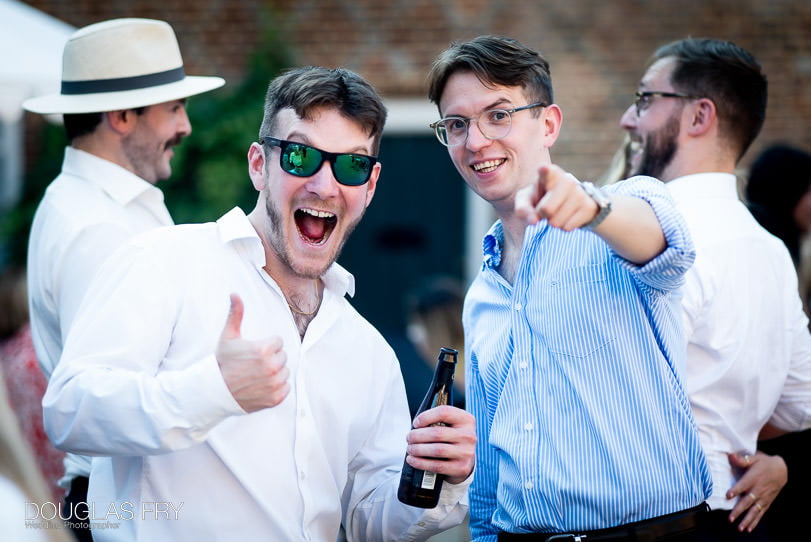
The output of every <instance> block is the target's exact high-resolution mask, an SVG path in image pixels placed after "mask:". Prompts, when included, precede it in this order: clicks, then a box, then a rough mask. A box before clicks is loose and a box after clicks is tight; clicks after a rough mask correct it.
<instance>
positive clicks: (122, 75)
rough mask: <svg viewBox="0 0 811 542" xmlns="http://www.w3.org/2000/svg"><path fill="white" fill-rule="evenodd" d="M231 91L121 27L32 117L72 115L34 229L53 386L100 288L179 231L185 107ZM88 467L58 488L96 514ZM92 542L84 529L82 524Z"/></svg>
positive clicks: (160, 29) (37, 312) (108, 24)
mask: <svg viewBox="0 0 811 542" xmlns="http://www.w3.org/2000/svg"><path fill="white" fill-rule="evenodd" d="M224 83H225V81H223V80H222V79H221V78H219V77H199V76H188V75H186V73H185V71H184V68H183V60H182V58H181V55H180V49H179V47H178V43H177V38H176V37H175V34H174V31H173V30H172V27H171V26H170V25H169V24H167V23H165V22H163V21H157V20H152V19H114V20H110V21H104V22H101V23H96V24H92V25H90V26H86V27H84V28H81V29H79V30H77V31H76V32H75V33H74V34H73V35H72V36H71V37H70V39H69V40H68V42H67V43H66V45H65V49H64V51H63V58H62V88H61V90H60V92H59V94H52V95H47V96H39V97H36V98H31V99H29V100H27V101H26V102H24V104H23V107H24V108H25V109H27V110H29V111H32V112H35V113H41V114H62V115H63V119H64V124H65V132H66V134H67V139H68V141H69V145H68V146H67V147H66V148H65V156H64V161H63V163H62V171H61V173H60V174H59V176H58V177H57V178H56V179H55V180H54V181H53V182H51V184H50V185H49V186H48V188H47V189H46V191H45V195H44V196H43V198H42V201H41V202H40V204H39V206H38V207H37V211H36V214H35V215H34V220H33V223H32V226H31V236H30V239H29V244H28V290H29V296H30V300H29V303H30V312H31V332H32V336H33V340H34V346H35V347H36V352H37V356H38V357H39V362H40V365H41V366H42V370H43V372H44V373H45V376H46V378H50V376H51V373H52V372H53V370H54V368H55V367H56V365H57V363H58V362H59V358H60V356H61V354H62V349H63V346H64V341H65V338H66V336H67V332H68V330H69V328H70V325H71V322H72V321H73V317H74V315H75V314H76V311H77V310H78V308H79V305H80V303H81V301H82V300H83V299H84V297H85V294H86V293H87V289H88V287H89V284H90V281H91V279H92V278H93V277H94V275H95V274H96V271H97V270H98V268H99V267H100V266H101V264H102V263H103V262H104V261H105V260H106V259H107V257H108V256H109V255H110V254H111V253H112V252H113V250H114V249H115V248H117V247H118V246H119V245H120V244H121V243H122V242H123V241H125V240H126V239H128V238H130V237H132V236H134V235H136V234H138V233H141V232H144V231H147V230H150V229H153V228H157V227H160V226H167V225H171V224H172V223H173V221H172V218H171V216H170V215H169V211H168V210H167V209H166V206H165V205H164V202H163V192H161V190H160V189H158V188H157V187H156V186H155V185H156V184H157V183H158V182H159V181H161V180H165V179H167V178H168V177H169V175H170V174H171V171H172V169H171V165H170V161H171V159H172V156H173V154H174V153H173V150H172V148H173V147H174V146H176V145H178V144H179V143H180V142H181V140H182V139H183V138H184V137H186V136H188V135H189V134H190V133H191V125H190V124H189V119H188V116H187V115H186V98H188V97H189V96H193V95H196V94H200V93H202V92H206V91H209V90H212V89H215V88H217V87H220V86H222V85H223V84H224ZM89 473H90V458H88V457H84V456H81V455H78V454H74V453H70V454H68V455H67V457H66V459H65V475H64V477H63V478H62V479H61V480H60V481H59V484H60V486H62V487H64V488H65V489H67V490H68V493H67V496H66V503H67V504H69V505H70V506H71V507H76V509H77V510H79V511H80V512H81V513H82V515H84V513H85V512H86V505H85V503H86V502H87V486H88V475H89ZM72 525H74V527H75V528H74V531H75V532H76V533H77V535H78V536H79V537H80V540H82V541H87V540H90V539H91V538H90V531H89V530H88V529H87V528H83V526H84V527H86V526H87V524H86V522H72Z"/></svg>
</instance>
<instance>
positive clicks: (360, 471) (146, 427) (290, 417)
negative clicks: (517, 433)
mask: <svg viewBox="0 0 811 542" xmlns="http://www.w3.org/2000/svg"><path fill="white" fill-rule="evenodd" d="M264 265H265V258H264V251H263V247H262V244H261V241H260V240H259V238H258V236H257V235H256V232H255V230H254V229H253V227H252V226H251V224H250V222H249V221H248V220H247V217H246V216H245V215H244V214H243V213H242V211H241V210H239V209H234V210H232V211H231V212H229V213H228V214H226V215H225V216H224V217H223V218H221V219H220V220H219V221H218V222H217V223H209V224H197V225H186V226H177V227H174V228H168V229H161V230H158V231H156V232H150V233H148V234H146V235H144V236H141V237H139V238H138V239H136V240H135V241H134V242H132V243H130V244H128V245H126V246H125V247H124V249H123V250H120V251H119V252H117V253H116V254H115V255H114V256H113V257H112V258H110V260H108V261H107V263H106V264H105V266H104V267H103V268H102V272H100V273H99V275H98V276H97V279H96V281H95V282H94V283H93V287H92V288H91V291H90V292H89V294H88V296H87V297H86V299H85V302H84V304H83V306H82V308H81V309H80V311H79V313H78V315H77V317H76V321H75V324H74V327H73V329H72V331H71V334H70V336H69V337H68V340H67V343H66V345H65V352H64V356H63V358H62V360H61V362H60V363H59V365H58V366H57V368H56V370H55V371H54V374H53V376H52V378H51V383H50V386H49V388H48V391H47V393H46V395H45V398H44V400H43V406H44V413H45V425H46V430H47V431H48V434H49V435H50V436H51V438H52V439H53V440H54V441H55V442H56V444H57V445H58V446H60V447H62V448H65V449H68V450H72V451H74V452H79V453H85V454H94V455H101V456H111V457H98V458H94V460H93V471H92V475H91V477H90V490H89V498H88V500H89V501H92V502H94V503H95V506H96V518H98V520H99V521H100V522H102V523H104V522H106V521H107V520H109V519H112V520H113V522H115V523H117V524H118V526H117V527H116V528H107V527H108V526H107V525H103V526H102V527H101V528H98V529H95V530H94V532H93V536H94V539H95V540H97V541H99V542H105V541H113V540H144V541H147V540H148V541H153V540H172V541H190V542H191V541H198V540H207V541H215V540H273V541H275V540H279V541H282V540H283V541H288V540H317V541H330V542H331V541H334V540H335V539H336V537H337V536H338V532H339V530H340V527H341V524H342V523H343V525H344V526H345V528H346V532H347V535H348V536H349V539H350V540H380V541H392V540H418V539H423V538H426V537H428V536H429V535H431V534H433V533H434V532H436V531H438V530H441V529H443V528H448V527H450V526H453V525H455V524H458V523H460V522H461V521H462V520H463V519H464V516H465V513H466V512H467V494H466V490H467V486H468V485H469V480H468V481H467V482H465V483H463V484H459V485H455V486H454V485H450V484H445V486H444V488H443V491H442V496H441V498H440V504H439V506H438V507H437V508H436V509H433V510H427V511H426V510H422V509H418V508H414V507H410V506H406V505H404V504H402V503H400V502H399V501H398V500H397V496H396V492H397V485H398V483H399V476H400V469H401V467H402V463H403V458H404V455H405V449H406V440H405V439H406V433H407V432H408V430H409V428H410V418H409V411H408V405H407V402H406V396H405V387H404V385H403V380H402V376H401V373H400V369H399V366H398V363H397V359H396V357H395V354H394V352H393V350H392V349H391V348H390V347H389V345H388V344H387V343H386V342H385V340H384V339H383V338H382V336H381V335H380V334H379V333H378V332H377V331H376V330H375V329H374V328H373V327H372V326H371V325H370V324H369V323H368V322H367V321H366V320H365V319H363V318H362V317H361V316H360V315H359V314H358V313H357V312H356V311H355V310H354V309H353V308H352V306H351V305H350V304H349V303H348V301H347V300H346V299H345V297H344V296H345V294H347V293H349V294H350V295H352V294H353V293H354V279H353V278H352V275H350V274H349V273H348V272H347V271H345V270H344V269H343V268H341V267H340V266H338V265H337V264H335V265H333V266H332V267H331V268H330V269H329V270H328V271H327V273H325V275H324V276H323V277H322V280H323V282H324V284H325V289H324V296H323V300H322V303H321V306H320V308H319V311H318V313H317V314H316V316H315V317H314V318H313V320H312V322H311V323H310V325H309V327H308V328H307V331H306V333H305V335H304V337H303V339H302V338H300V336H299V334H298V331H297V329H296V325H295V322H294V320H293V315H292V313H291V312H290V309H289V307H288V305H287V303H286V301H285V298H284V296H283V294H282V292H281V290H280V288H279V286H278V285H277V284H276V282H275V281H274V280H273V279H272V278H271V277H270V276H269V275H268V274H267V273H266V272H265V271H264V269H263V267H264ZM232 292H235V293H238V294H239V295H240V297H241V298H242V300H243V301H244V303H245V312H244V319H243V321H242V330H241V331H242V337H243V338H246V339H253V340H259V339H263V338H269V337H272V336H280V337H281V338H282V340H283V343H284V351H285V353H286V355H287V367H288V368H289V370H290V385H291V391H290V394H289V395H288V396H287V397H286V398H285V400H284V401H282V403H280V404H279V405H277V406H276V407H273V408H268V409H265V410H261V411H258V412H255V413H251V414H246V413H245V412H244V411H243V410H242V409H241V408H240V407H239V405H238V404H237V403H236V401H235V400H234V398H233V396H232V395H231V393H230V392H229V391H228V388H227V387H226V384H225V382H224V380H223V378H222V375H221V373H220V370H219V367H218V365H217V360H216V359H215V356H214V351H215V348H216V346H217V342H218V340H219V338H220V335H221V333H222V330H223V326H224V323H225V320H226V316H227V313H228V308H229V294H230V293H232ZM155 503H164V504H155ZM111 506H112V507H113V508H114V509H115V508H118V509H119V510H120V509H128V508H132V509H133V510H132V511H134V514H133V515H134V516H135V517H134V518H133V519H129V518H128V517H117V516H120V514H118V515H115V514H114V515H113V516H110V514H109V513H108V512H107V511H108V510H109V509H110V507H111ZM156 508H159V509H161V510H165V511H167V512H169V514H168V515H163V513H162V512H161V514H155V513H153V512H152V510H153V509H156ZM145 510H146V512H144V511H145ZM132 511H131V512H132ZM176 511H177V515H175V512H176ZM127 515H128V514H124V516H127ZM156 515H158V516H159V517H158V518H157V519H156V518H155V516H156ZM99 516H100V517H99ZM91 521H94V520H93V518H91ZM97 523H98V521H97Z"/></svg>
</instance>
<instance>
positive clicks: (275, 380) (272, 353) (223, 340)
mask: <svg viewBox="0 0 811 542" xmlns="http://www.w3.org/2000/svg"><path fill="white" fill-rule="evenodd" d="M244 310H245V308H244V305H243V303H242V299H241V298H240V297H239V296H238V295H237V294H231V310H230V311H229V312H228V319H227V320H226V321H225V328H224V329H223V331H222V335H221V336H220V342H219V344H218V345H217V352H216V357H217V363H218V364H219V366H220V372H222V377H223V380H225V384H226V385H227V386H228V390H229V391H230V392H231V395H233V396H234V399H235V400H236V401H237V403H239V406H241V407H242V409H243V410H244V411H245V412H255V411H257V410H261V409H263V408H269V407H274V406H276V405H278V404H279V403H281V402H282V400H284V398H285V397H287V394H288V393H289V392H290V384H289V383H288V381H287V379H288V377H289V375H290V371H289V370H288V369H287V367H286V363H287V356H286V355H285V353H284V351H283V350H282V340H281V339H280V338H279V337H273V338H271V339H267V340H262V341H249V340H247V339H243V338H242V335H241V332H240V328H241V326H242V315H243V313H244Z"/></svg>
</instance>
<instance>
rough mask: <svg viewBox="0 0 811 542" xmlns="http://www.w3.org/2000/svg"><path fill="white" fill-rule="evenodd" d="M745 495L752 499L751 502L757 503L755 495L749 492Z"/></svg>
mask: <svg viewBox="0 0 811 542" xmlns="http://www.w3.org/2000/svg"><path fill="white" fill-rule="evenodd" d="M747 495H749V496H750V497H752V500H753V501H757V496H755V494H754V493H751V492H749V493H747Z"/></svg>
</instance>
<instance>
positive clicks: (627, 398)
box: [429, 36, 710, 542]
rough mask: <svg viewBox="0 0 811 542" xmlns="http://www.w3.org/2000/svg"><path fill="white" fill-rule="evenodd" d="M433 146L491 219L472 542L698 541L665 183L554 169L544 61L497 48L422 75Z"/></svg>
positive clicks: (698, 505)
mask: <svg viewBox="0 0 811 542" xmlns="http://www.w3.org/2000/svg"><path fill="white" fill-rule="evenodd" d="M429 98H430V99H431V101H433V102H434V103H435V104H437V107H438V109H439V114H440V115H441V117H442V118H441V119H440V120H439V121H437V122H435V123H433V125H432V126H433V128H434V130H435V132H436V135H437V138H438V139H439V141H440V142H441V143H442V144H444V145H446V146H447V147H448V153H449V155H450V158H451V160H452V161H453V163H454V165H455V166H456V168H457V170H458V171H459V173H460V174H461V176H462V178H463V179H464V181H465V182H466V183H467V184H468V186H470V188H471V189H472V190H473V191H475V192H476V193H477V194H478V195H479V196H480V197H482V198H484V199H485V200H487V201H488V202H489V203H490V204H491V205H492V206H493V209H494V211H495V213H496V215H497V217H498V220H497V221H496V222H495V224H493V226H492V227H491V229H490V231H489V232H488V233H487V235H486V236H485V238H484V242H483V252H484V253H483V264H482V268H481V271H480V272H479V274H478V276H477V277H476V278H475V280H474V282H473V284H472V285H471V287H470V289H469V291H468V293H467V296H466V299H465V306H464V314H463V323H464V329H465V352H466V355H467V360H468V362H467V364H466V376H465V379H466V388H467V390H466V396H465V397H466V401H467V408H468V409H469V410H470V411H471V413H472V414H473V415H474V417H475V419H476V431H477V449H476V476H475V479H474V480H473V484H472V485H471V489H470V526H471V532H472V535H473V538H474V539H475V540H477V541H487V542H495V541H496V540H518V541H520V540H527V541H547V540H557V541H562V540H569V541H580V540H582V541H586V542H590V541H592V540H660V539H667V540H670V541H688V540H689V541H692V540H694V538H693V536H694V534H695V530H696V529H697V522H698V519H699V517H700V515H701V514H702V513H703V512H704V511H705V505H704V504H703V503H704V499H705V498H706V497H707V496H708V495H709V492H710V476H709V471H708V469H707V464H706V461H705V459H704V455H703V453H702V451H701V448H700V444H699V440H698V435H697V434H696V430H695V425H694V422H693V418H692V415H691V413H690V407H689V403H688V401H687V397H686V394H685V392H684V388H683V386H682V383H681V374H680V373H681V371H682V369H683V364H684V346H683V345H684V334H683V330H682V328H681V327H680V325H679V322H680V321H679V319H678V316H679V312H678V311H679V306H678V296H677V288H678V287H679V286H680V285H681V283H682V281H683V276H684V273H685V272H686V271H687V269H688V268H689V267H690V265H691V263H692V260H693V246H692V242H691V240H690V237H689V235H688V232H687V228H686V225H685V224H684V221H683V219H682V218H681V217H680V216H679V214H678V213H677V212H676V211H675V209H674V206H673V203H672V201H671V199H670V198H669V196H668V194H667V191H666V189H665V188H664V186H663V185H662V184H661V183H660V182H659V181H657V180H655V179H651V178H647V177H645V178H643V177H637V178H635V179H631V180H628V181H626V182H624V183H619V184H617V185H613V186H611V187H610V188H607V189H605V190H599V189H597V188H596V187H594V186H592V185H590V184H588V183H581V182H579V181H577V180H576V179H575V178H574V177H573V176H571V175H569V174H567V173H566V172H565V171H563V170H562V169H561V168H559V167H557V166H555V165H553V164H552V161H551V157H550V147H551V146H552V145H553V144H554V142H555V140H556V139H557V137H558V134H559V131H560V127H561V111H560V108H559V107H558V106H557V105H555V103H554V101H553V96H552V86H551V78H550V75H549V65H548V63H547V61H546V60H545V59H544V58H543V57H542V56H540V55H539V54H538V52H537V51H534V50H532V49H530V48H528V47H526V46H524V45H523V44H521V43H519V42H517V41H515V40H513V39H510V38H502V37H494V36H480V37H478V38H475V39H473V40H471V41H468V42H464V43H456V44H453V45H451V47H450V48H449V49H447V50H446V51H444V52H443V53H441V54H440V55H439V56H438V57H437V58H436V60H435V61H434V65H433V68H432V71H431V73H430V75H429Z"/></svg>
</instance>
